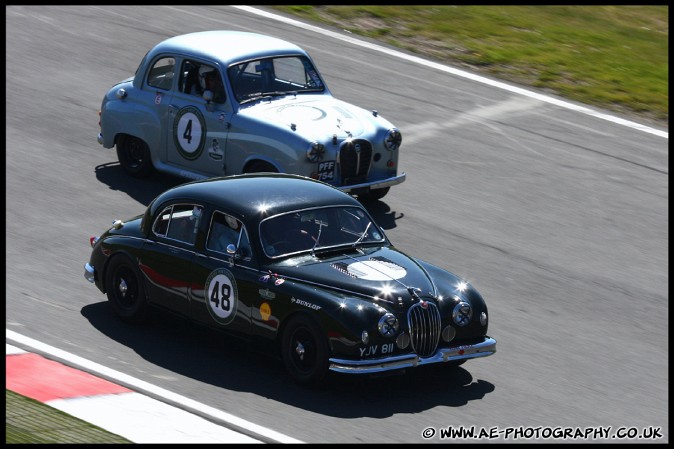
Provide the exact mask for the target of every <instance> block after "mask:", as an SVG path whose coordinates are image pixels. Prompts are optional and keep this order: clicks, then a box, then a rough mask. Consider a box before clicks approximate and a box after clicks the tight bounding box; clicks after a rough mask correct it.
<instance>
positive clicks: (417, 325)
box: [407, 302, 441, 357]
mask: <svg viewBox="0 0 674 449" xmlns="http://www.w3.org/2000/svg"><path fill="white" fill-rule="evenodd" d="M424 304H425V305H426V307H423V306H422V303H419V304H415V305H413V306H412V307H410V310H409V311H408V312H407V324H408V326H409V331H410V341H411V344H412V349H413V350H414V352H415V353H416V354H417V355H419V356H420V357H429V356H431V355H433V354H434V353H435V350H436V348H437V347H438V342H439V340H440V331H441V322H440V312H439V311H438V307H437V306H436V305H435V304H433V303H432V302H425V303H424Z"/></svg>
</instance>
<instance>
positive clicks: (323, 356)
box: [281, 315, 329, 385]
mask: <svg viewBox="0 0 674 449" xmlns="http://www.w3.org/2000/svg"><path fill="white" fill-rule="evenodd" d="M328 354H329V350H328V342H327V339H326V338H325V336H324V335H323V332H321V330H320V329H319V327H318V325H316V323H315V322H314V321H313V320H312V319H311V318H309V317H307V316H304V315H298V316H296V317H294V318H292V319H291V321H290V322H289V323H288V326H287V327H286V329H285V331H284V332H283V341H282V343H281V358H282V359H283V364H284V365H285V367H286V370H287V371H288V373H289V374H290V376H291V377H292V378H293V380H295V381H296V382H297V383H299V384H301V385H316V384H318V383H319V382H321V381H322V380H323V379H324V378H325V376H326V374H327V372H328Z"/></svg>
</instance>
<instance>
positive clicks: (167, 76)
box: [147, 58, 176, 90]
mask: <svg viewBox="0 0 674 449" xmlns="http://www.w3.org/2000/svg"><path fill="white" fill-rule="evenodd" d="M175 65H176V61H175V59H173V58H160V59H158V60H157V61H156V62H155V63H154V65H153V66H152V68H151V69H150V72H149V73H148V76H147V84H148V86H150V87H155V88H157V89H162V90H168V89H170V88H171V85H172V84H173V75H174V72H175Z"/></svg>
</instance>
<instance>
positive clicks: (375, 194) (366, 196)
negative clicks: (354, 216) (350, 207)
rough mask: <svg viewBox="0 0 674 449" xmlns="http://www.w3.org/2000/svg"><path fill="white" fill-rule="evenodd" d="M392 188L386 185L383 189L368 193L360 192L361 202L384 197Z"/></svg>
mask: <svg viewBox="0 0 674 449" xmlns="http://www.w3.org/2000/svg"><path fill="white" fill-rule="evenodd" d="M390 189H391V188H390V187H384V188H383V189H374V190H370V191H369V192H367V193H361V194H359V195H358V199H359V200H360V201H361V202H370V201H377V200H380V199H382V198H384V197H385V196H386V194H387V193H388V191H389V190H390Z"/></svg>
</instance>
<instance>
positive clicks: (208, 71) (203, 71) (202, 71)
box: [199, 64, 215, 90]
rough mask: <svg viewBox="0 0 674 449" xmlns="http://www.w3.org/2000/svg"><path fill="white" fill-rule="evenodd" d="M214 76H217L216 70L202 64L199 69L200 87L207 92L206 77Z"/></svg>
mask: <svg viewBox="0 0 674 449" xmlns="http://www.w3.org/2000/svg"><path fill="white" fill-rule="evenodd" d="M212 75H215V68H213V67H211V66H209V65H206V64H202V65H201V67H199V85H200V86H201V89H202V90H206V77H207V76H212Z"/></svg>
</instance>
